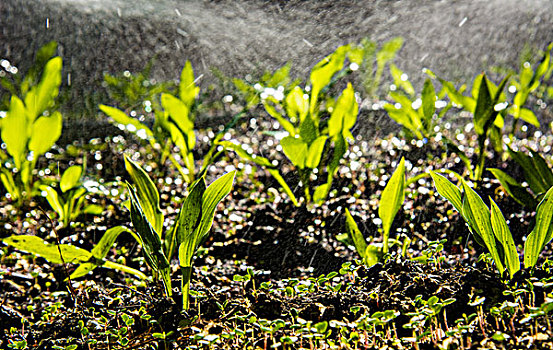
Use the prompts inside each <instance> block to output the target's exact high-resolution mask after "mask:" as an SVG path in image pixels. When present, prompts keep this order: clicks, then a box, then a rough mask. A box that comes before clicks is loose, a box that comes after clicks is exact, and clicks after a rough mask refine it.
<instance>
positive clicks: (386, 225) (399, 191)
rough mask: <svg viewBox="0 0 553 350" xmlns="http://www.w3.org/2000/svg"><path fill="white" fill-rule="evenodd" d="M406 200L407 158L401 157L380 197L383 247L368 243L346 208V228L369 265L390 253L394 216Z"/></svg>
mask: <svg viewBox="0 0 553 350" xmlns="http://www.w3.org/2000/svg"><path fill="white" fill-rule="evenodd" d="M404 200H405V159H404V158H401V161H400V162H399V165H398V166H397V168H396V170H395V172H394V174H393V175H392V177H391V178H390V180H389V181H388V183H387V184H386V187H385V188H384V191H382V195H381V197H380V206H379V207H378V216H379V217H380V220H382V230H383V235H382V247H380V246H377V245H376V244H367V242H366V241H365V238H364V237H363V234H362V233H361V231H360V230H359V227H358V226H357V223H356V222H355V220H354V219H353V216H351V214H350V212H349V210H348V209H346V230H347V233H348V236H349V238H350V239H351V241H353V243H354V246H355V249H356V250H357V253H358V254H359V255H360V256H361V258H362V259H363V262H364V263H365V265H367V266H372V265H374V264H376V263H377V262H379V261H381V260H382V257H383V256H385V255H386V254H388V251H389V246H390V243H389V241H390V231H391V227H392V223H393V221H394V218H395V216H396V214H397V212H398V211H399V209H400V208H401V206H402V205H403V201H404Z"/></svg>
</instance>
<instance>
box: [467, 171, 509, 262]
mask: <svg viewBox="0 0 553 350" xmlns="http://www.w3.org/2000/svg"><path fill="white" fill-rule="evenodd" d="M463 190H464V191H465V198H464V202H463V217H464V218H465V220H466V221H467V222H468V224H469V226H470V227H471V229H472V233H473V234H474V236H475V239H476V241H477V242H478V243H480V242H483V243H484V246H485V247H486V248H487V249H488V251H489V252H490V254H491V255H492V258H493V260H494V262H495V264H496V265H497V269H498V270H499V271H501V272H503V270H504V269H505V267H504V266H503V259H502V257H501V255H500V253H499V252H500V251H499V249H498V247H497V242H496V240H495V235H494V233H493V229H492V223H491V219H490V209H489V208H488V206H486V204H485V203H484V201H483V200H482V198H481V197H480V196H479V195H478V194H477V193H476V192H475V191H474V190H473V189H472V188H470V186H469V185H468V184H467V183H466V182H464V181H463ZM479 240H480V242H479Z"/></svg>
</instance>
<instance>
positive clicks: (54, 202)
mask: <svg viewBox="0 0 553 350" xmlns="http://www.w3.org/2000/svg"><path fill="white" fill-rule="evenodd" d="M40 189H41V190H42V191H44V192H46V200H47V201H48V204H50V206H51V207H52V209H54V211H55V212H56V213H57V214H58V216H59V219H60V221H62V220H63V219H64V216H65V215H64V214H65V211H64V210H63V205H62V204H61V202H60V198H59V196H58V192H56V190H55V189H53V188H52V187H50V186H41V187H40Z"/></svg>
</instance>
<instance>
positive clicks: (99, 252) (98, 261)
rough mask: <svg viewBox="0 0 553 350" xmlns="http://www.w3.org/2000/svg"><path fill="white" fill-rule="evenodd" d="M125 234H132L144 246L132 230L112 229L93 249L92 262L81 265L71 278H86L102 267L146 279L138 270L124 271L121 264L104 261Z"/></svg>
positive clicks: (122, 227)
mask: <svg viewBox="0 0 553 350" xmlns="http://www.w3.org/2000/svg"><path fill="white" fill-rule="evenodd" d="M123 232H127V233H130V234H131V235H132V236H133V237H135V238H136V239H137V241H138V242H139V243H140V244H142V241H141V240H140V238H139V237H137V236H136V234H135V233H134V232H132V231H131V230H129V229H128V228H126V227H124V226H116V227H112V228H110V229H109V230H107V231H106V232H105V233H104V235H103V236H102V238H100V241H99V242H98V243H97V244H96V245H95V246H94V248H92V251H91V252H90V253H91V256H92V258H91V260H92V262H87V263H83V264H81V265H79V267H78V268H77V269H76V270H75V271H73V273H72V274H71V276H70V277H71V278H79V277H82V276H85V275H86V274H87V273H89V272H90V271H92V270H94V269H95V268H96V267H97V266H100V265H101V266H104V267H107V268H115V269H117V270H121V271H124V272H128V273H132V274H133V275H135V276H138V277H139V278H143V279H146V276H145V275H144V274H143V273H141V272H139V271H137V270H134V269H131V268H127V267H125V268H124V269H123V268H121V266H122V265H120V264H116V263H111V262H108V261H104V259H105V258H106V256H107V254H108V252H109V250H110V249H112V248H113V244H114V243H115V241H116V240H117V238H118V237H119V235H120V234H121V233H123Z"/></svg>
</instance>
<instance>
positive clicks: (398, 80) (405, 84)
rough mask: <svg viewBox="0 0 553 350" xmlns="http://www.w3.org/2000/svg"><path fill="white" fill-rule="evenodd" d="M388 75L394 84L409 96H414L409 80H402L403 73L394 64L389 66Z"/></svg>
mask: <svg viewBox="0 0 553 350" xmlns="http://www.w3.org/2000/svg"><path fill="white" fill-rule="evenodd" d="M390 73H391V74H392V78H393V79H394V84H395V85H396V86H397V87H398V88H400V89H402V90H403V91H405V93H406V94H407V95H409V96H415V89H414V88H413V85H412V84H411V82H410V81H409V80H406V79H405V80H404V79H403V78H404V77H405V76H404V74H405V73H403V71H402V70H401V69H399V68H398V67H397V66H396V65H395V64H390Z"/></svg>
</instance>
